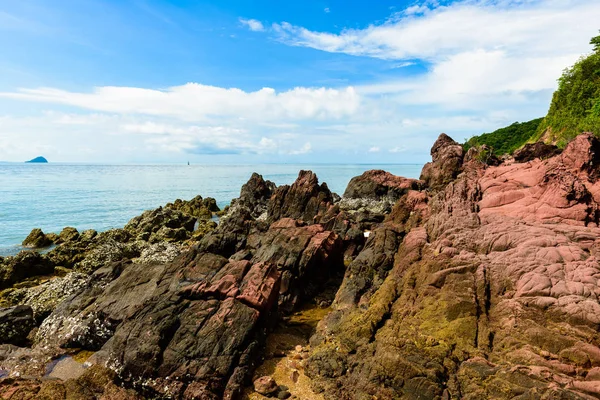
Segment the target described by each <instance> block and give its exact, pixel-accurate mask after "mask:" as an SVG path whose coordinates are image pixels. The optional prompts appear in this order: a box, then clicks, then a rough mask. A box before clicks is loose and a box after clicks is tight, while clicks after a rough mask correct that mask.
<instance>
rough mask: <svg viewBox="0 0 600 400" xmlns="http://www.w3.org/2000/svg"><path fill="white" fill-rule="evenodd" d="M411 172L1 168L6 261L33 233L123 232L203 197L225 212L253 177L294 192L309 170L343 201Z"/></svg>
mask: <svg viewBox="0 0 600 400" xmlns="http://www.w3.org/2000/svg"><path fill="white" fill-rule="evenodd" d="M421 168H422V165H413V164H377V165H368V164H342V165H334V164H316V165H308V164H263V165H80V164H54V163H51V164H25V163H24V164H16V163H7V164H0V256H7V255H14V254H16V253H17V252H19V251H20V250H22V248H21V246H20V243H21V242H22V241H23V239H25V237H27V235H28V234H29V232H31V230H32V229H33V228H41V229H42V230H43V231H44V232H45V233H49V232H56V233H58V232H60V231H61V230H62V228H64V227H66V226H72V227H75V228H77V229H78V230H79V231H82V230H85V229H95V230H97V231H99V232H100V231H104V230H108V229H111V228H117V227H123V226H124V225H125V224H126V223H127V222H128V221H129V220H130V219H131V218H133V217H135V216H137V215H139V214H141V213H142V212H143V211H144V210H150V209H154V208H157V207H159V206H161V205H164V204H166V203H168V202H172V201H174V200H175V199H178V198H180V199H184V200H189V199H191V198H193V197H195V196H197V195H201V196H202V197H214V198H215V199H216V200H217V204H218V205H219V207H221V208H222V207H224V206H226V205H227V204H229V203H230V201H231V200H232V199H234V198H236V197H238V196H239V193H240V188H241V186H242V185H243V184H244V183H246V182H247V181H248V179H249V178H250V176H251V175H252V173H253V172H258V173H259V174H261V175H262V176H263V177H264V178H265V179H269V180H271V181H273V182H275V183H276V184H277V185H278V186H279V185H283V184H291V183H293V182H294V180H295V179H296V178H297V176H298V172H299V171H300V170H311V171H313V172H315V173H316V174H317V176H318V177H319V182H327V186H328V187H329V189H330V190H332V191H333V192H336V193H338V194H340V195H342V194H343V193H344V190H345V188H346V185H347V184H348V182H349V181H350V179H352V177H354V176H358V175H360V174H362V173H363V172H364V171H367V170H370V169H383V170H386V171H389V172H391V173H393V174H395V175H399V176H404V177H407V178H418V177H419V174H420V172H421Z"/></svg>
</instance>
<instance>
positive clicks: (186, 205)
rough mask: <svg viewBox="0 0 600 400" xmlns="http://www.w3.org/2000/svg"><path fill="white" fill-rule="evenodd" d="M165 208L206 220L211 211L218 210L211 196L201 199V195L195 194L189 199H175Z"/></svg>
mask: <svg viewBox="0 0 600 400" xmlns="http://www.w3.org/2000/svg"><path fill="white" fill-rule="evenodd" d="M165 208H169V209H172V210H177V211H180V212H182V213H184V214H186V215H190V216H193V217H196V218H198V219H203V220H208V219H210V218H211V217H212V214H213V212H217V211H220V210H219V207H218V206H217V202H216V201H215V199H213V198H212V197H207V198H206V199H203V198H202V196H196V197H194V198H193V199H191V200H187V201H186V200H181V199H177V200H175V201H174V202H173V203H168V204H167V205H166V206H165Z"/></svg>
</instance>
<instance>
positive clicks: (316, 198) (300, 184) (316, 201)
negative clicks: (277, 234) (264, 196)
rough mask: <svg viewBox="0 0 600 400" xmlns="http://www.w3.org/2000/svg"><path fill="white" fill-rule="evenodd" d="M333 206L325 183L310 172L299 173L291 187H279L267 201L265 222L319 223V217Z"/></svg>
mask: <svg viewBox="0 0 600 400" xmlns="http://www.w3.org/2000/svg"><path fill="white" fill-rule="evenodd" d="M332 205H333V195H332V193H331V191H330V190H329V188H328V187H327V184H326V183H322V184H320V185H319V179H318V178H317V175H315V174H314V173H313V172H311V171H300V173H299V174H298V179H296V181H295V182H294V183H293V184H292V185H291V186H288V185H283V186H279V187H278V188H277V189H276V190H275V192H274V193H273V196H272V197H271V199H270V200H269V205H268V210H267V213H268V215H267V220H268V221H269V222H270V223H271V222H275V221H277V220H279V219H281V218H294V219H301V220H302V221H304V222H306V223H315V222H319V221H320V216H321V215H322V214H324V213H325V212H326V211H327V210H328V209H329V208H330V207H331V206H332Z"/></svg>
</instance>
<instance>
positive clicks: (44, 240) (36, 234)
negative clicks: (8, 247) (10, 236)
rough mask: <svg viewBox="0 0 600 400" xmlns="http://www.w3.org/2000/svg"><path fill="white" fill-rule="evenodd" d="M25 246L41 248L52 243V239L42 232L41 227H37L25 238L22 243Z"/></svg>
mask: <svg viewBox="0 0 600 400" xmlns="http://www.w3.org/2000/svg"><path fill="white" fill-rule="evenodd" d="M22 245H23V246H25V247H31V248H34V249H39V248H43V247H48V246H50V245H52V241H51V240H50V239H48V237H47V236H46V235H45V234H44V232H42V230H41V229H39V228H35V229H34V230H32V231H31V233H30V234H29V235H28V236H27V237H26V238H25V240H23V243H22Z"/></svg>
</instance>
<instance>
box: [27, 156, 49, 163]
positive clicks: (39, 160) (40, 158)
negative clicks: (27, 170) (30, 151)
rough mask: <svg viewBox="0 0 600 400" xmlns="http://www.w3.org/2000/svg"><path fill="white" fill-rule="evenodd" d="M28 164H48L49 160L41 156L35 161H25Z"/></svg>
mask: <svg viewBox="0 0 600 400" xmlns="http://www.w3.org/2000/svg"><path fill="white" fill-rule="evenodd" d="M25 162H26V163H37V164H48V160H46V158H44V157H42V156H39V157H36V158H34V159H33V160H29V161H25Z"/></svg>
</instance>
